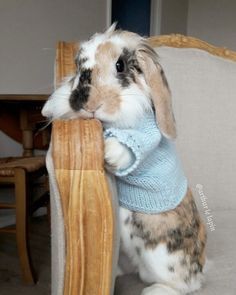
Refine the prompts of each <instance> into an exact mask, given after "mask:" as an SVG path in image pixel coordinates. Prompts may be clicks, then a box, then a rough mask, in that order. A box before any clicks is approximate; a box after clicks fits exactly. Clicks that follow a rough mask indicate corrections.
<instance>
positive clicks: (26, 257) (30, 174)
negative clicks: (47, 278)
mask: <svg viewBox="0 0 236 295" xmlns="http://www.w3.org/2000/svg"><path fill="white" fill-rule="evenodd" d="M46 173H47V172H46V167H45V157H44V156H38V157H21V158H4V159H0V185H9V184H10V185H14V188H15V202H14V203H0V209H15V212H16V226H15V228H12V227H3V228H0V233H13V234H16V242H17V250H18V256H19V259H20V266H21V270H22V277H23V281H24V282H25V283H28V284H31V283H35V282H36V275H35V271H34V268H33V265H32V262H31V255H30V247H29V233H28V219H29V215H30V214H32V213H33V211H35V210H36V209H37V208H38V207H41V206H42V205H45V202H46V200H48V193H47V191H48V189H47V188H45V193H44V194H43V195H42V196H41V198H40V199H38V200H37V201H36V203H34V206H33V207H31V211H30V210H29V209H30V208H29V203H32V198H31V196H30V194H31V191H30V185H32V183H33V182H34V180H35V179H36V178H39V177H41V176H43V175H46Z"/></svg>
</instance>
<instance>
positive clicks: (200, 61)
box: [150, 35, 236, 212]
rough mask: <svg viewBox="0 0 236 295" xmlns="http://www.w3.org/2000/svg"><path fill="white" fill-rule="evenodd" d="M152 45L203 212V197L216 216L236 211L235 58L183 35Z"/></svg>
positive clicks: (234, 54) (183, 157)
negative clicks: (168, 90)
mask: <svg viewBox="0 0 236 295" xmlns="http://www.w3.org/2000/svg"><path fill="white" fill-rule="evenodd" d="M150 41H151V44H152V46H153V47H154V48H155V50H156V51H157V53H158V55H159V59H160V63H161V65H162V67H163V68H164V71H165V74H166V76H167V80H168V82H169V85H170V89H171V92H172V100H173V107H174V113H175V117H176V122H177V135H178V136H177V142H176V143H177V148H178V150H179V154H180V156H181V160H182V162H183V165H184V169H185V172H186V175H187V177H188V179H189V184H190V186H191V188H192V190H193V191H194V193H195V197H196V201H197V202H198V205H199V209H200V211H202V212H204V208H203V204H202V203H201V198H200V194H201V193H204V194H205V195H206V196H207V198H208V206H209V208H211V210H221V209H224V210H227V209H230V208H234V209H236V199H235V185H234V183H235V179H234V178H235V176H234V173H232V171H236V153H235V152H234V150H235V147H236V132H235V130H236V120H235V109H236V99H235V98H236V83H235V77H236V52H234V51H231V50H229V49H226V48H218V47H215V46H212V45H210V44H208V43H206V42H203V41H201V40H198V39H196V38H192V37H185V36H180V35H172V36H160V37H153V38H151V40H150ZM198 184H200V186H199V185H198ZM199 188H200V191H201V192H199ZM199 193H200V194H199Z"/></svg>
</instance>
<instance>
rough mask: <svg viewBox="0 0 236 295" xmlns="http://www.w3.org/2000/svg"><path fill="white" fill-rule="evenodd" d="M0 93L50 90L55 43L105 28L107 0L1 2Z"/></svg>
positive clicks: (15, 0)
mask: <svg viewBox="0 0 236 295" xmlns="http://www.w3.org/2000/svg"><path fill="white" fill-rule="evenodd" d="M0 28H1V30H0V40H1V46H0V58H1V67H0V77H1V79H0V93H49V92H50V91H51V89H52V84H53V64H54V57H55V50H54V48H55V44H56V42H57V41H58V40H66V41H69V40H72V41H77V40H83V39H86V38H88V37H89V36H90V35H91V34H93V33H94V32H96V31H100V30H103V29H105V28H106V0H97V1H93V0H68V1H64V0H53V1H52V0H51V1H49V0H40V1H36V0H11V1H1V2H0Z"/></svg>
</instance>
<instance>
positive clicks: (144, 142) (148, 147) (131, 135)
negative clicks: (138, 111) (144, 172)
mask: <svg viewBox="0 0 236 295" xmlns="http://www.w3.org/2000/svg"><path fill="white" fill-rule="evenodd" d="M104 137H105V139H106V138H109V137H116V138H117V139H118V141H119V142H120V143H122V144H124V145H125V146H127V147H128V149H129V150H130V152H131V153H132V157H133V159H134V160H133V162H132V163H131V165H130V166H129V167H127V168H126V169H124V170H117V171H115V172H114V174H115V175H116V176H119V177H122V176H126V175H128V174H130V173H132V172H133V171H134V170H136V169H137V168H138V166H139V164H140V163H142V161H144V160H145V158H146V157H147V156H148V155H150V153H152V151H153V150H154V149H156V148H157V146H158V145H159V142H160V140H161V133H160V130H159V129H158V128H157V126H156V123H155V122H151V123H150V122H149V124H147V125H146V126H142V127H140V128H138V129H116V128H109V129H107V130H105V131H104Z"/></svg>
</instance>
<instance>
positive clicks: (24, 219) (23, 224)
mask: <svg viewBox="0 0 236 295" xmlns="http://www.w3.org/2000/svg"><path fill="white" fill-rule="evenodd" d="M27 194H28V192H27V176H26V172H25V170H24V169H22V168H16V169H15V196H16V242H17V249H18V255H19V259H20V266H21V270H22V273H23V281H24V282H25V283H27V284H34V283H35V282H36V276H35V272H34V269H33V266H32V263H31V257H30V251H29V240H28V199H27Z"/></svg>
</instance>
